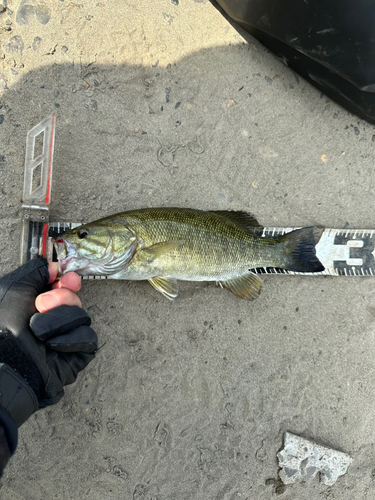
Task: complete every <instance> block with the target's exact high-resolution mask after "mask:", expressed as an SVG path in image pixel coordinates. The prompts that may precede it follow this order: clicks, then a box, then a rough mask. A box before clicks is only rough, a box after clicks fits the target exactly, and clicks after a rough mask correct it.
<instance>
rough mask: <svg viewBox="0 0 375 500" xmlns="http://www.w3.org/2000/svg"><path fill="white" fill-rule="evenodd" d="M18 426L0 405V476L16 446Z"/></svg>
mask: <svg viewBox="0 0 375 500" xmlns="http://www.w3.org/2000/svg"><path fill="white" fill-rule="evenodd" d="M17 442H18V428H17V424H16V422H15V420H13V418H12V417H11V416H10V413H9V412H8V411H7V410H6V409H5V408H3V407H2V406H0V477H1V476H2V474H3V470H4V469H5V466H6V464H7V463H8V460H9V459H10V457H11V456H12V455H13V453H14V452H15V450H16V448H17Z"/></svg>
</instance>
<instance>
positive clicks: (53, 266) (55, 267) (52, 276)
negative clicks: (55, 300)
mask: <svg viewBox="0 0 375 500" xmlns="http://www.w3.org/2000/svg"><path fill="white" fill-rule="evenodd" d="M48 272H49V280H48V284H49V285H50V284H51V283H53V282H54V281H56V278H57V276H58V274H59V263H58V262H48Z"/></svg>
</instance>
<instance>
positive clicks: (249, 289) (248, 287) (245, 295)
mask: <svg viewBox="0 0 375 500" xmlns="http://www.w3.org/2000/svg"><path fill="white" fill-rule="evenodd" d="M220 285H221V286H223V287H224V288H227V289H228V290H230V291H231V292H232V293H234V295H236V296H237V297H240V298H241V299H250V300H254V299H256V298H257V297H258V296H259V295H260V292H261V291H262V287H263V281H262V280H261V279H260V278H259V276H257V275H256V274H254V273H251V272H250V273H247V274H244V275H242V276H239V277H238V278H233V279H231V280H227V281H220Z"/></svg>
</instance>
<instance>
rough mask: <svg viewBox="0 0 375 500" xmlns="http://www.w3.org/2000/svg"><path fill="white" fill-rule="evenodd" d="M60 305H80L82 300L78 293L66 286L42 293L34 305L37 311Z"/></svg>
mask: <svg viewBox="0 0 375 500" xmlns="http://www.w3.org/2000/svg"><path fill="white" fill-rule="evenodd" d="M62 305H67V306H78V307H82V302H81V300H80V298H79V297H78V295H76V294H75V293H73V292H72V291H70V290H68V289H66V288H60V289H59V290H51V291H50V292H46V293H42V294H41V295H38V297H37V298H36V301H35V307H36V308H37V309H38V311H39V312H46V311H49V310H50V309H54V308H55V307H59V306H62Z"/></svg>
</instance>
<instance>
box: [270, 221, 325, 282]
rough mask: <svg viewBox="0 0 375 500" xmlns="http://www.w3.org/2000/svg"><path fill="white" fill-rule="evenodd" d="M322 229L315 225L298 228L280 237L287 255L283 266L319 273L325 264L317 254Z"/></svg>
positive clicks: (293, 269) (299, 270) (294, 269)
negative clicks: (316, 248) (316, 247)
mask: <svg viewBox="0 0 375 500" xmlns="http://www.w3.org/2000/svg"><path fill="white" fill-rule="evenodd" d="M321 234H322V230H321V229H319V228H314V227H304V228H302V229H296V230H295V231H292V232H290V233H287V234H284V235H283V236H281V237H280V242H281V243H282V244H283V251H284V254H285V257H286V261H284V262H285V265H283V267H284V268H285V269H288V270H289V271H296V272H304V273H318V272H320V271H324V266H323V264H322V263H321V262H320V260H319V259H318V258H317V256H316V252H315V245H316V244H317V243H318V241H319V238H320V236H321Z"/></svg>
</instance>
